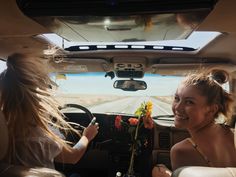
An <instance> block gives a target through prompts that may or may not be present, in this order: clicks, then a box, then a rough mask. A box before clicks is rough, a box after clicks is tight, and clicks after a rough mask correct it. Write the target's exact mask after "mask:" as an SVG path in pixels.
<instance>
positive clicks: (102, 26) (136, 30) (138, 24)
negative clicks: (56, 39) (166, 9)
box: [34, 10, 209, 42]
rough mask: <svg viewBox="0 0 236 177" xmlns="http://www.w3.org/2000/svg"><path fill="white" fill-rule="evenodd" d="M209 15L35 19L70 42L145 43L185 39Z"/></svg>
mask: <svg viewBox="0 0 236 177" xmlns="http://www.w3.org/2000/svg"><path fill="white" fill-rule="evenodd" d="M208 13H209V10H195V11H191V12H185V13H165V14H142V15H127V16H38V17H34V20H36V21H37V22H38V23H40V24H42V25H43V26H45V27H46V28H48V29H50V30H51V31H52V32H54V33H56V34H58V35H59V36H61V37H63V38H64V39H66V40H68V41H70V42H140V41H142V42H146V41H163V40H176V39H186V38H187V37H188V36H189V35H190V34H191V33H192V32H193V30H194V29H196V28H197V27H198V26H199V25H200V23H201V22H202V21H203V20H204V18H205V17H206V16H207V15H208Z"/></svg>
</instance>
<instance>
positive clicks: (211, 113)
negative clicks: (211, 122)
mask: <svg viewBox="0 0 236 177" xmlns="http://www.w3.org/2000/svg"><path fill="white" fill-rule="evenodd" d="M218 110H219V106H218V105H217V104H213V105H211V106H209V110H208V115H209V117H215V115H216V114H217V113H218Z"/></svg>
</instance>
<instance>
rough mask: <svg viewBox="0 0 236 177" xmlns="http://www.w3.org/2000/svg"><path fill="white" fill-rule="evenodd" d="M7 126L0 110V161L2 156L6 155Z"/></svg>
mask: <svg viewBox="0 0 236 177" xmlns="http://www.w3.org/2000/svg"><path fill="white" fill-rule="evenodd" d="M8 138H9V137H8V128H7V124H6V119H5V117H4V115H3V113H2V111H0V144H1V146H0V161H1V160H2V159H3V157H4V156H5V155H6V153H7V150H8V141H9V139H8Z"/></svg>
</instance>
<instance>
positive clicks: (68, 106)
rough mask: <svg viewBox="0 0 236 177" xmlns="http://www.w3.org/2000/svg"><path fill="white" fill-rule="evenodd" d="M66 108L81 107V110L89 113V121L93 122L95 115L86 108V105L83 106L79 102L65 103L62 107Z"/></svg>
mask: <svg viewBox="0 0 236 177" xmlns="http://www.w3.org/2000/svg"><path fill="white" fill-rule="evenodd" d="M66 108H77V109H80V110H82V111H84V112H85V113H86V114H87V117H88V119H89V122H91V121H92V119H93V117H94V115H93V114H92V113H91V112H90V111H89V110H88V109H87V108H85V107H84V106H81V105H79V104H65V105H64V106H63V107H62V108H60V109H66Z"/></svg>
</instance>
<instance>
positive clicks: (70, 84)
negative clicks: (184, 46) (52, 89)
mask: <svg viewBox="0 0 236 177" xmlns="http://www.w3.org/2000/svg"><path fill="white" fill-rule="evenodd" d="M104 76H105V73H82V74H66V75H55V74H53V75H52V76H51V78H52V80H53V81H55V82H56V84H57V85H58V88H57V89H56V97H57V99H58V100H59V101H60V102H61V103H62V104H65V103H76V104H80V105H83V106H85V107H87V108H88V109H89V110H91V112H93V113H119V114H129V115H130V114H134V112H135V110H136V109H137V108H138V107H139V105H140V104H141V103H142V102H144V101H148V100H150V101H152V102H153V114H152V115H153V116H157V115H171V114H172V111H171V102H172V98H173V95H174V93H175V90H176V88H177V86H178V84H179V82H180V81H181V79H182V77H179V76H161V75H157V74H145V76H144V77H143V78H142V79H137V80H143V81H145V82H146V83H147V89H146V90H138V91H124V90H120V89H115V88H114V87H113V83H114V82H115V80H117V78H114V79H112V80H111V78H110V77H109V78H108V77H104ZM170 83H171V85H170ZM67 111H78V110H71V109H70V110H69V109H68V110H67Z"/></svg>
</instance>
